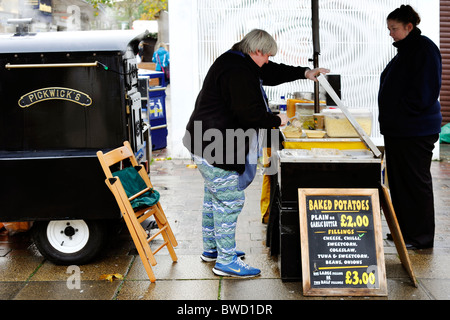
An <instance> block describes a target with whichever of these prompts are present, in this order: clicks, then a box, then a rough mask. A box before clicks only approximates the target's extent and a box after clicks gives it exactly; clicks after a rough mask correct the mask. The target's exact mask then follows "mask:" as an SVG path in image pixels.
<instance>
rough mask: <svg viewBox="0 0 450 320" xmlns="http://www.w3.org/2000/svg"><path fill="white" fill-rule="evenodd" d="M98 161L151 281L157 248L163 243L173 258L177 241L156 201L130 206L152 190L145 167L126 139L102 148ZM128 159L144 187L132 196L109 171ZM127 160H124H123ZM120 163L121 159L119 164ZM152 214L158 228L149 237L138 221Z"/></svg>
mask: <svg viewBox="0 0 450 320" xmlns="http://www.w3.org/2000/svg"><path fill="white" fill-rule="evenodd" d="M97 157H98V160H99V161H100V164H101V166H102V168H103V171H104V172H105V175H106V180H105V183H106V185H107V186H108V187H109V189H110V190H111V192H112V193H113V195H114V197H115V199H116V201H117V204H118V205H119V208H120V210H121V212H122V215H123V217H124V220H125V223H126V225H127V227H128V230H129V231H130V234H131V237H132V238H133V242H134V244H135V246H136V249H137V251H138V253H139V256H140V258H141V260H142V263H143V264H144V267H145V270H146V272H147V275H148V277H149V279H150V281H151V282H155V281H156V278H155V275H154V273H153V270H152V267H151V266H155V265H156V260H155V257H154V255H155V254H156V253H157V252H158V251H159V250H161V249H162V248H163V247H165V246H167V249H168V250H169V253H170V256H171V258H172V260H173V261H177V256H176V254H175V250H174V248H173V247H176V246H177V245H178V243H177V240H176V239H175V236H174V234H173V232H172V229H171V228H170V225H169V222H168V221H167V218H166V215H165V214H164V211H163V209H162V207H161V204H160V202H159V200H158V202H157V203H155V204H154V205H151V206H148V207H139V208H137V209H133V207H132V204H131V201H133V200H134V199H138V198H139V197H141V196H142V195H144V194H146V193H147V192H149V191H150V192H153V186H152V184H151V182H150V178H149V176H148V174H147V172H146V170H145V168H144V167H143V166H141V165H139V164H138V163H137V161H136V158H135V156H134V153H133V150H132V149H131V146H130V143H129V142H128V141H125V142H124V146H123V147H119V148H117V149H114V150H111V151H110V152H108V153H103V152H102V151H98V152H97ZM127 159H128V160H129V162H130V163H131V166H133V167H134V168H135V169H136V170H137V172H138V173H139V176H140V177H141V178H142V180H143V181H144V182H145V185H146V188H144V189H143V190H141V191H139V192H137V193H136V194H134V195H132V196H130V197H129V196H127V194H126V190H125V189H124V186H123V185H124V184H125V181H123V182H122V181H121V180H120V178H119V177H118V176H114V175H113V172H111V166H114V165H115V164H118V163H120V162H121V161H124V160H127ZM126 162H127V161H125V163H126ZM123 163H124V162H122V164H123ZM127 183H128V182H127ZM152 215H153V216H154V218H155V220H156V223H157V225H158V228H159V231H158V232H157V233H156V234H154V235H153V236H151V237H149V236H148V235H147V232H146V230H145V229H144V228H143V227H142V225H141V223H142V222H143V221H144V220H146V219H147V218H149V217H150V216H152ZM158 235H162V237H163V239H164V243H163V244H162V245H161V246H160V247H159V248H157V249H156V250H154V251H152V249H151V248H150V242H151V241H152V240H153V239H155V237H157V236H158Z"/></svg>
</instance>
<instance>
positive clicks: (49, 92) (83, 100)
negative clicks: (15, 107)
mask: <svg viewBox="0 0 450 320" xmlns="http://www.w3.org/2000/svg"><path fill="white" fill-rule="evenodd" d="M58 99H59V100H66V101H71V102H74V103H76V104H79V105H82V106H85V107H87V106H90V105H91V104H92V99H91V97H89V96H88V95H87V94H86V93H84V92H81V91H78V90H74V89H70V88H60V87H50V88H42V89H38V90H34V91H31V92H29V93H27V94H24V95H23V96H21V97H20V99H19V101H18V104H19V106H20V107H21V108H27V107H29V106H31V105H33V104H35V103H38V102H41V101H46V100H58Z"/></svg>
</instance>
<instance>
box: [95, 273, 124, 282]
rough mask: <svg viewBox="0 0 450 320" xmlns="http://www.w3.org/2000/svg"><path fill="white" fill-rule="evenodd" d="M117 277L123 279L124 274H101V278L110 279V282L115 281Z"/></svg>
mask: <svg viewBox="0 0 450 320" xmlns="http://www.w3.org/2000/svg"><path fill="white" fill-rule="evenodd" d="M115 279H119V280H122V279H123V276H122V275H121V274H120V273H112V274H102V275H101V276H100V280H108V281H110V282H113V281H114V280H115Z"/></svg>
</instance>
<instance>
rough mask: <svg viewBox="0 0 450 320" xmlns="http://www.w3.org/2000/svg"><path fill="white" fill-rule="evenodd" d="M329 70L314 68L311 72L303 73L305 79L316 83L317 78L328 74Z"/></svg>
mask: <svg viewBox="0 0 450 320" xmlns="http://www.w3.org/2000/svg"><path fill="white" fill-rule="evenodd" d="M329 72H330V69H325V68H315V69H312V70H306V71H305V77H306V79H309V80H312V81H317V77H318V76H319V75H320V74H321V73H323V74H326V73H329Z"/></svg>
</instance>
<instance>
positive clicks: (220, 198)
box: [194, 157, 245, 264]
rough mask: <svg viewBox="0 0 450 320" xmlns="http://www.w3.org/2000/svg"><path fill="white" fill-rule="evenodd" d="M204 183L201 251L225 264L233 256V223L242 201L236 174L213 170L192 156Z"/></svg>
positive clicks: (234, 252)
mask: <svg viewBox="0 0 450 320" xmlns="http://www.w3.org/2000/svg"><path fill="white" fill-rule="evenodd" d="M194 159H195V160H196V164H197V167H198V169H199V171H200V173H201V174H202V176H203V179H204V181H205V189H204V190H205V194H204V199H203V216H202V235H203V250H204V251H207V252H215V251H216V250H217V262H219V263H222V264H228V263H230V262H231V261H232V259H233V257H234V256H235V255H236V240H235V233H236V223H237V218H238V215H239V213H240V212H241V211H242V208H243V207H244V202H245V194H244V191H239V190H238V177H239V175H238V173H237V172H236V171H227V170H223V169H220V168H216V167H213V166H211V165H210V164H209V163H207V162H206V161H205V160H204V159H199V158H197V157H194Z"/></svg>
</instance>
